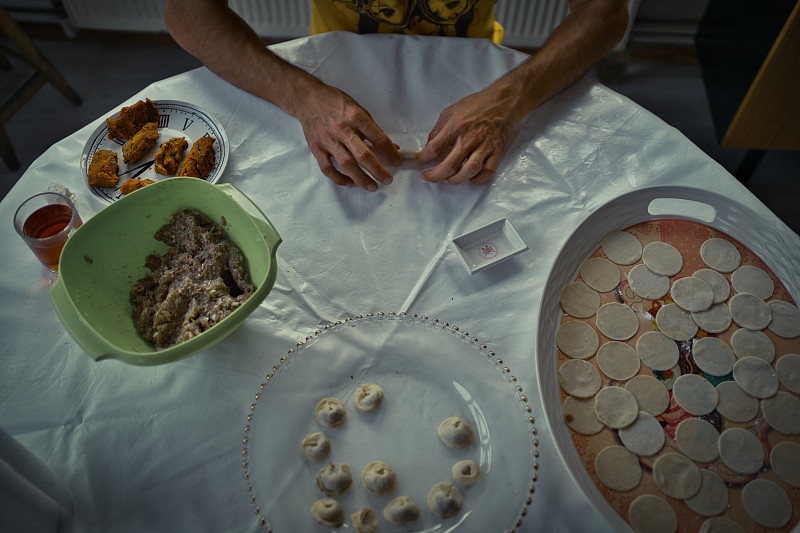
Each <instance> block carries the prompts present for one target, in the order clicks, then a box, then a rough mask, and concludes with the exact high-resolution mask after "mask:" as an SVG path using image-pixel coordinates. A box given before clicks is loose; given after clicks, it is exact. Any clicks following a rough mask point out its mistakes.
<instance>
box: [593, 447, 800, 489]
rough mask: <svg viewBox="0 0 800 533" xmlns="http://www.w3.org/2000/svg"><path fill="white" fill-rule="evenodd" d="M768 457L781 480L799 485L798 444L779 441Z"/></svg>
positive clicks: (799, 455) (799, 460) (791, 484)
mask: <svg viewBox="0 0 800 533" xmlns="http://www.w3.org/2000/svg"><path fill="white" fill-rule="evenodd" d="M601 453H602V452H601ZM769 457H770V459H769V463H770V465H772V470H774V471H775V474H776V475H777V476H778V478H779V479H780V480H781V481H783V482H784V483H786V484H787V485H790V486H792V487H800V444H798V443H796V442H789V441H785V442H781V443H779V444H777V445H776V446H775V447H774V448H772V452H771V453H770V456H769Z"/></svg>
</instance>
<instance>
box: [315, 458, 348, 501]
mask: <svg viewBox="0 0 800 533" xmlns="http://www.w3.org/2000/svg"><path fill="white" fill-rule="evenodd" d="M352 484H353V475H352V474H351V473H350V466H348V464H347V463H342V464H340V465H339V467H338V468H337V467H336V465H335V464H333V463H331V464H329V465H328V466H326V467H325V468H323V469H322V470H320V471H319V474H317V487H319V490H321V491H322V492H324V493H325V495H326V496H339V495H341V494H344V493H345V492H347V491H348V489H350V486H351V485H352Z"/></svg>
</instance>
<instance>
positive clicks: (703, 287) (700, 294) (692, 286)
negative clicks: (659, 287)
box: [670, 276, 714, 313]
mask: <svg viewBox="0 0 800 533" xmlns="http://www.w3.org/2000/svg"><path fill="white" fill-rule="evenodd" d="M670 294H672V300H673V301H674V302H675V303H676V304H678V307H680V308H681V309H683V310H685V311H690V312H692V313H694V312H698V311H706V310H707V309H709V308H710V307H711V304H713V303H714V291H713V290H712V289H711V286H710V285H709V284H708V283H706V282H705V281H703V280H702V279H700V278H696V277H694V276H688V277H685V278H681V279H676V280H675V282H674V283H673V284H672V290H671V291H670Z"/></svg>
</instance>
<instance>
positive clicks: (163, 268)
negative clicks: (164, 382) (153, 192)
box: [130, 209, 255, 350]
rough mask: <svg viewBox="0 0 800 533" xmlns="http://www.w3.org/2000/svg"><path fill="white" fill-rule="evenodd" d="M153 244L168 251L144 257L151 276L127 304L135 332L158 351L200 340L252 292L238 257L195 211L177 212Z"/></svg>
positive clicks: (215, 227)
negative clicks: (161, 244) (158, 242)
mask: <svg viewBox="0 0 800 533" xmlns="http://www.w3.org/2000/svg"><path fill="white" fill-rule="evenodd" d="M155 238H156V239H158V240H159V241H162V242H164V243H166V244H167V245H168V246H169V247H170V248H169V250H167V252H166V253H165V254H163V255H160V256H159V255H156V254H151V255H149V256H148V257H147V259H146V261H145V265H146V266H147V267H148V268H149V269H150V270H151V271H152V274H150V275H147V276H145V277H143V278H142V279H140V280H139V281H137V282H136V283H135V284H134V285H133V287H132V288H131V296H130V302H131V305H132V307H133V322H134V324H135V326H136V329H137V330H138V331H139V333H140V334H141V335H142V337H143V338H144V339H145V340H146V341H147V342H148V343H150V344H152V345H154V346H155V347H156V348H157V349H159V350H162V349H165V348H169V347H170V346H174V345H176V344H179V343H181V342H183V341H185V340H188V339H190V338H192V337H194V336H196V335H199V334H200V333H202V332H203V331H205V330H207V329H209V328H210V327H212V326H213V325H215V324H217V323H218V322H219V321H221V320H222V319H223V318H225V317H226V316H228V315H229V314H231V313H232V312H233V311H234V310H236V309H237V308H238V307H240V306H241V305H242V303H243V302H244V301H245V300H247V298H249V297H250V296H251V295H252V294H253V292H255V287H254V286H253V285H252V284H251V283H250V279H249V275H248V273H247V271H246V269H245V266H244V262H245V260H244V256H243V255H242V253H241V251H240V250H239V249H238V248H237V247H236V246H235V245H234V244H232V243H231V242H230V241H229V240H228V238H227V236H226V234H225V232H224V231H223V229H222V228H221V227H220V226H218V225H217V224H215V223H214V222H213V221H211V220H210V219H209V218H208V217H206V216H205V215H204V214H202V213H200V212H199V211H196V210H192V209H184V210H180V211H177V212H176V213H174V214H173V216H172V220H171V221H170V222H169V223H168V224H165V225H164V226H162V227H161V228H160V229H159V230H158V231H157V232H156V234H155Z"/></svg>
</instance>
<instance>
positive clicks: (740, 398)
mask: <svg viewBox="0 0 800 533" xmlns="http://www.w3.org/2000/svg"><path fill="white" fill-rule="evenodd" d="M717 393H718V394H719V402H717V411H718V412H719V414H721V415H722V416H724V417H725V418H727V419H728V420H730V421H731V422H749V421H751V420H752V419H754V418H755V417H756V415H757V414H758V400H757V399H756V398H754V397H752V396H750V395H749V394H747V393H746V392H744V391H743V390H742V388H741V387H740V386H739V385H737V384H736V382H735V381H723V382H722V383H720V384H719V385H717Z"/></svg>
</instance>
